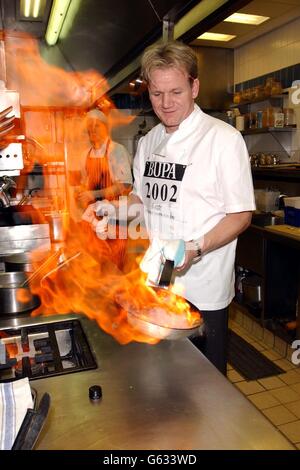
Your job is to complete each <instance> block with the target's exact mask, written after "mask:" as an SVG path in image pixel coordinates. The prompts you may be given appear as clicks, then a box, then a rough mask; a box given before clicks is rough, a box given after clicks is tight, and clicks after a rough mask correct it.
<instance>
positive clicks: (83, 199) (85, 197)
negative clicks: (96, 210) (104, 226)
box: [76, 191, 95, 207]
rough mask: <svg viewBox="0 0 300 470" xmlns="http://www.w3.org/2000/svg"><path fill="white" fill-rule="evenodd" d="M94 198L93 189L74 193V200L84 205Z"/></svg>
mask: <svg viewBox="0 0 300 470" xmlns="http://www.w3.org/2000/svg"><path fill="white" fill-rule="evenodd" d="M94 199H95V197H94V194H93V191H81V192H80V193H78V194H77V195H76V200H77V201H78V202H79V203H80V204H81V205H82V206H84V207H86V206H87V205H88V204H90V203H91V202H92V201H93V200H94Z"/></svg>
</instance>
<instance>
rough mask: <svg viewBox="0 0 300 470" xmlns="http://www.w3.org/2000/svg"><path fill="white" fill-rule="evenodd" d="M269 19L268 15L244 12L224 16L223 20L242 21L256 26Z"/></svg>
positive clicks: (230, 21)
mask: <svg viewBox="0 0 300 470" xmlns="http://www.w3.org/2000/svg"><path fill="white" fill-rule="evenodd" d="M269 19H270V17H269V16H260V15H248V14H246V13H233V15H230V16H228V18H226V19H225V20H224V21H228V22H229V23H243V24H252V25H256V26H257V25H259V24H261V23H263V22H264V21H267V20H269Z"/></svg>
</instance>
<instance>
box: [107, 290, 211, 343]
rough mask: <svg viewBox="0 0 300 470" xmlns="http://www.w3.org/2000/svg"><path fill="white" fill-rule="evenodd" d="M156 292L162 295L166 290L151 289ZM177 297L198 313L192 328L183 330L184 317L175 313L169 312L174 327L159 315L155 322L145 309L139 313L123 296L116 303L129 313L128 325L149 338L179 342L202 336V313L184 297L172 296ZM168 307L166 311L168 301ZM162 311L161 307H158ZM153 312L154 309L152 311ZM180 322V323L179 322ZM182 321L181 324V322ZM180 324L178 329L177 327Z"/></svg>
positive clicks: (177, 299)
mask: <svg viewBox="0 0 300 470" xmlns="http://www.w3.org/2000/svg"><path fill="white" fill-rule="evenodd" d="M151 288H152V289H153V290H154V291H155V292H157V293H160V292H164V294H165V292H166V291H165V289H160V288H159V287H151ZM173 296H175V298H176V301H185V302H187V303H188V304H189V305H190V307H191V310H192V311H193V312H196V313H198V315H199V318H198V321H195V322H194V323H193V325H192V326H191V327H190V328H183V327H182V317H181V316H180V315H176V314H175V313H174V314H172V312H169V315H170V318H171V320H172V321H171V323H172V326H166V325H165V324H164V323H163V319H160V318H159V315H157V318H156V320H155V322H154V321H153V320H152V319H151V315H150V314H149V315H147V310H146V309H143V310H142V311H140V312H139V311H138V310H137V308H136V306H135V305H134V302H132V303H131V302H130V300H128V298H126V300H124V299H123V298H122V296H121V295H120V296H117V299H116V301H117V302H118V303H119V305H121V306H122V307H123V308H124V309H125V310H126V311H127V320H128V323H129V324H130V325H131V326H133V327H134V328H136V329H137V330H138V331H140V332H141V333H144V334H145V335H147V336H150V337H152V338H157V339H167V340H177V339H181V338H186V337H189V336H193V335H195V334H199V335H201V334H202V330H203V318H202V315H201V313H200V311H199V310H198V309H197V307H195V305H193V304H192V303H191V302H189V301H188V300H186V299H183V298H182V297H180V296H178V295H175V294H172V297H173ZM165 306H166V311H168V304H167V301H166V303H165ZM158 308H159V309H161V305H160V306H159V307H158ZM151 310H152V309H151ZM177 320H178V321H177ZM179 320H181V322H180V321H179ZM177 324H178V327H177V326H176V325H177Z"/></svg>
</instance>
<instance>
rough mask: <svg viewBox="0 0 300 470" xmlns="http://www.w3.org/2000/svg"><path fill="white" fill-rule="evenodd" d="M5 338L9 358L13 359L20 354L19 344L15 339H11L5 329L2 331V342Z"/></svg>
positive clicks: (0, 338) (0, 337) (0, 336)
mask: <svg viewBox="0 0 300 470" xmlns="http://www.w3.org/2000/svg"><path fill="white" fill-rule="evenodd" d="M2 339H3V340H4V341H3V343H4V344H5V350H6V353H7V355H8V357H9V359H13V358H15V357H17V355H18V345H17V343H16V342H15V341H11V340H10V339H9V335H7V334H6V333H5V332H4V331H0V342H1V341H2Z"/></svg>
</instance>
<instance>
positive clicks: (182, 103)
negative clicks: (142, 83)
mask: <svg viewBox="0 0 300 470" xmlns="http://www.w3.org/2000/svg"><path fill="white" fill-rule="evenodd" d="M148 89H149V97H150V100H151V103H152V106H153V109H154V112H155V114H156V115H157V117H158V118H159V119H160V120H161V122H162V123H163V124H164V125H165V127H166V131H167V133H171V132H174V131H176V130H177V129H178V126H179V124H180V123H181V122H182V121H184V119H186V118H187V117H188V116H189V114H191V113H192V112H193V110H194V99H195V98H196V97H197V95H198V92H199V80H198V79H195V80H193V82H192V84H191V80H190V78H189V75H188V73H187V72H186V71H185V70H183V69H179V68H176V67H169V68H159V69H154V70H153V71H152V72H151V74H150V81H149V86H148Z"/></svg>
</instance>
